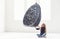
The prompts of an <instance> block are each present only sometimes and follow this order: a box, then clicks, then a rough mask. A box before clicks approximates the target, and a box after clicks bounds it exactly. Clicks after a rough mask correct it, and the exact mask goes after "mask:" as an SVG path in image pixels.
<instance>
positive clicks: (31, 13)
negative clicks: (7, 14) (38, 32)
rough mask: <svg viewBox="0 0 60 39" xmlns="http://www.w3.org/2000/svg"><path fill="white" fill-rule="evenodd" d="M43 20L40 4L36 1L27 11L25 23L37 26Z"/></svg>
mask: <svg viewBox="0 0 60 39" xmlns="http://www.w3.org/2000/svg"><path fill="white" fill-rule="evenodd" d="M40 20H41V8H40V6H39V4H37V3H35V4H34V5H32V6H31V7H30V8H29V9H28V10H27V12H26V14H25V16H24V19H23V24H24V25H27V26H31V27H36V26H37V25H38V24H39V22H40Z"/></svg>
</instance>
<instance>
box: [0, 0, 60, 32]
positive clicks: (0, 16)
mask: <svg viewBox="0 0 60 39" xmlns="http://www.w3.org/2000/svg"><path fill="white" fill-rule="evenodd" d="M12 1H13V0H7V2H8V3H9V4H7V5H8V7H7V9H8V8H9V6H11V8H9V10H8V11H7V12H6V13H4V12H5V11H4V9H5V8H4V0H0V32H3V31H4V26H6V27H8V26H10V27H12V26H11V25H13V26H14V28H16V26H17V25H19V21H14V20H12V19H13V17H12V16H13V15H12V14H11V13H13V9H12V8H14V7H13V4H12V3H13V2H12ZM7 2H6V3H7ZM10 2H11V4H10ZM59 2H60V0H51V21H49V22H46V24H47V32H49V33H60V3H59ZM1 3H2V4H1ZM1 10H2V11H1ZM4 14H5V15H6V16H5V17H4ZM7 14H8V15H7ZM9 15H11V16H9ZM11 17H12V18H11ZM4 18H5V19H6V20H5V24H7V25H4ZM7 18H11V20H12V21H9V20H7ZM9 22H11V24H10V23H9ZM6 27H5V28H6ZM8 29H11V30H12V29H13V28H8ZM5 30H7V28H6V29H5ZM7 31H8V30H7ZM12 31H13V30H12ZM15 31H16V30H15ZM18 31H19V30H18Z"/></svg>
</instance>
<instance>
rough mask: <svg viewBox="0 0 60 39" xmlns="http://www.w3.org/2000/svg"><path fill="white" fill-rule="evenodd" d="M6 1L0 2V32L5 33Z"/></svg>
mask: <svg viewBox="0 0 60 39" xmlns="http://www.w3.org/2000/svg"><path fill="white" fill-rule="evenodd" d="M4 14H5V0H0V32H4V16H5V15H4Z"/></svg>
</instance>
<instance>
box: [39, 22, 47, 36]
mask: <svg viewBox="0 0 60 39" xmlns="http://www.w3.org/2000/svg"><path fill="white" fill-rule="evenodd" d="M45 36H46V25H45V24H44V23H43V24H42V25H41V30H40V37H45Z"/></svg>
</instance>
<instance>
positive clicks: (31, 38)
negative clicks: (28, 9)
mask: <svg viewBox="0 0 60 39" xmlns="http://www.w3.org/2000/svg"><path fill="white" fill-rule="evenodd" d="M36 34H37V33H14V32H13V33H11V32H10V33H9V32H8V33H0V39H59V38H60V34H56V33H49V34H47V37H46V38H38V37H37V35H36Z"/></svg>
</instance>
